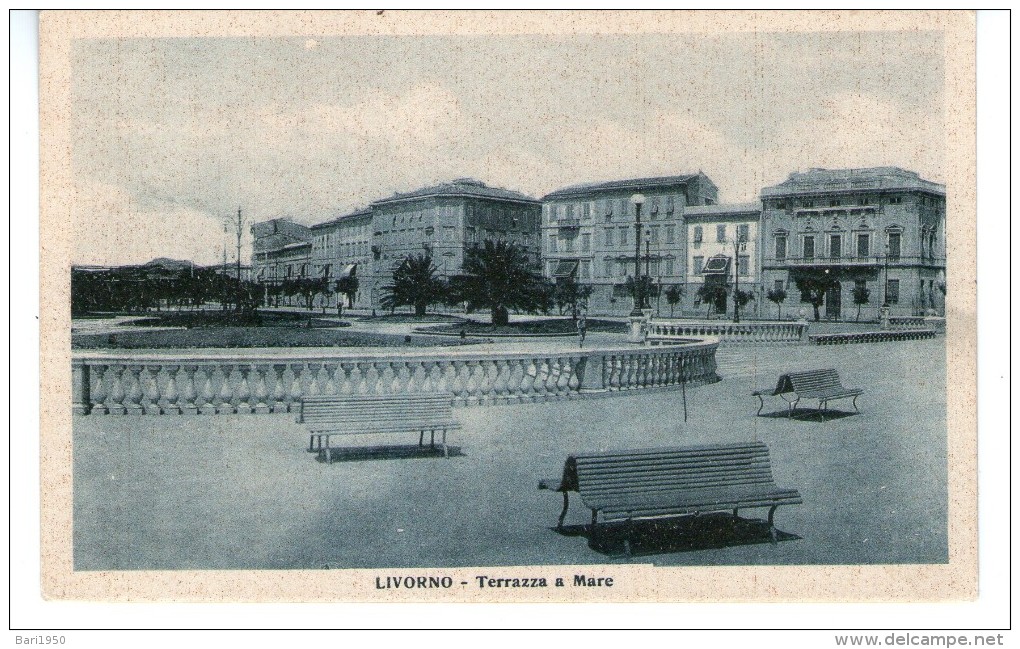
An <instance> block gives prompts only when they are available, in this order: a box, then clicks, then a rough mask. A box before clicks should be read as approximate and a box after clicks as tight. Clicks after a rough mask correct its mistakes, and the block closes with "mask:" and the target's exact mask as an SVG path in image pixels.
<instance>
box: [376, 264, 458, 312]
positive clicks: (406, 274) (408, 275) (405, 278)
mask: <svg viewBox="0 0 1020 649" xmlns="http://www.w3.org/2000/svg"><path fill="white" fill-rule="evenodd" d="M438 272H439V269H437V268H436V265H435V264H433V263H432V255H430V254H428V253H421V254H418V255H408V256H407V257H404V259H403V261H401V262H400V264H399V265H398V266H397V267H396V269H394V271H393V283H392V284H390V285H388V286H385V287H383V291H384V294H383V298H382V300H381V302H380V304H382V306H383V308H386V309H389V310H390V311H391V312H392V311H394V310H395V309H396V308H397V307H398V306H405V305H407V306H413V307H414V315H416V316H418V317H421V316H423V315H425V311H426V310H427V309H428V306H429V305H430V304H436V303H437V302H441V301H442V300H443V298H444V297H445V296H446V292H447V289H446V283H445V282H444V281H443V280H442V279H441V278H440V277H438V276H437V273H438Z"/></svg>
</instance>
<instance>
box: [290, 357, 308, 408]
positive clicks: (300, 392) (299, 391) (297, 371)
mask: <svg viewBox="0 0 1020 649" xmlns="http://www.w3.org/2000/svg"><path fill="white" fill-rule="evenodd" d="M304 370H305V366H304V363H291V364H290V373H291V376H292V377H293V380H292V381H291V382H290V395H289V396H290V399H289V400H288V404H287V405H288V407H289V408H290V409H291V410H292V411H293V410H295V409H296V408H297V405H298V404H299V403H300V402H301V398H302V397H303V396H305V390H304V387H303V386H302V385H301V375H302V374H304Z"/></svg>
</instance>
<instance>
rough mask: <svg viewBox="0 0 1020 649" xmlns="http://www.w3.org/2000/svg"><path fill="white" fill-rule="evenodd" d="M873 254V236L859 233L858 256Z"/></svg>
mask: <svg viewBox="0 0 1020 649" xmlns="http://www.w3.org/2000/svg"><path fill="white" fill-rule="evenodd" d="M870 254H871V236H870V235H867V234H858V235H857V256H858V257H867V256H868V255H870Z"/></svg>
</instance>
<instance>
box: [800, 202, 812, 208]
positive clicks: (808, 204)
mask: <svg viewBox="0 0 1020 649" xmlns="http://www.w3.org/2000/svg"><path fill="white" fill-rule="evenodd" d="M800 206H801V207H814V206H815V202H814V201H801V202H800Z"/></svg>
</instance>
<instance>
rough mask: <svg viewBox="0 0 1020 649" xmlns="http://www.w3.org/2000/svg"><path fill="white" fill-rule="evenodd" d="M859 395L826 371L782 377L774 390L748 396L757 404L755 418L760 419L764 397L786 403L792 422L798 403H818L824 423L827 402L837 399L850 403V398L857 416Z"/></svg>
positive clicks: (831, 371) (765, 389)
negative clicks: (789, 396) (807, 401)
mask: <svg viewBox="0 0 1020 649" xmlns="http://www.w3.org/2000/svg"><path fill="white" fill-rule="evenodd" d="M862 394H864V391H863V390H861V389H859V388H844V387H843V384H842V383H840V380H839V373H837V372H836V370H834V369H827V370H810V371H807V372H789V373H787V374H783V375H782V376H780V377H779V381H777V382H776V387H775V388H763V389H761V390H755V391H754V392H752V393H751V396H755V397H758V401H759V404H760V405H759V406H758V412H757V413H755V416H757V415H760V414H761V411H762V408H764V407H765V399H764V398H763V397H766V396H778V397H780V398H781V399H782V400H783V401H785V402H786V404H787V407H788V410H789V417H791V418H792V417H793V411H794V410H795V409H796V407H797V403H798V402H799V401H800V400H801V399H818V413H819V415H820V416H821V418H822V419H823V420H824V419H825V412H826V410H827V409H828V406H829V402H830V401H835V400H837V399H849V398H851V397H852V398H853V400H854V401H853V405H854V410H856V411H857V412H860V410H858V409H857V397H859V396H861V395H862ZM787 395H792V396H793V398H792V399H790V398H787Z"/></svg>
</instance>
